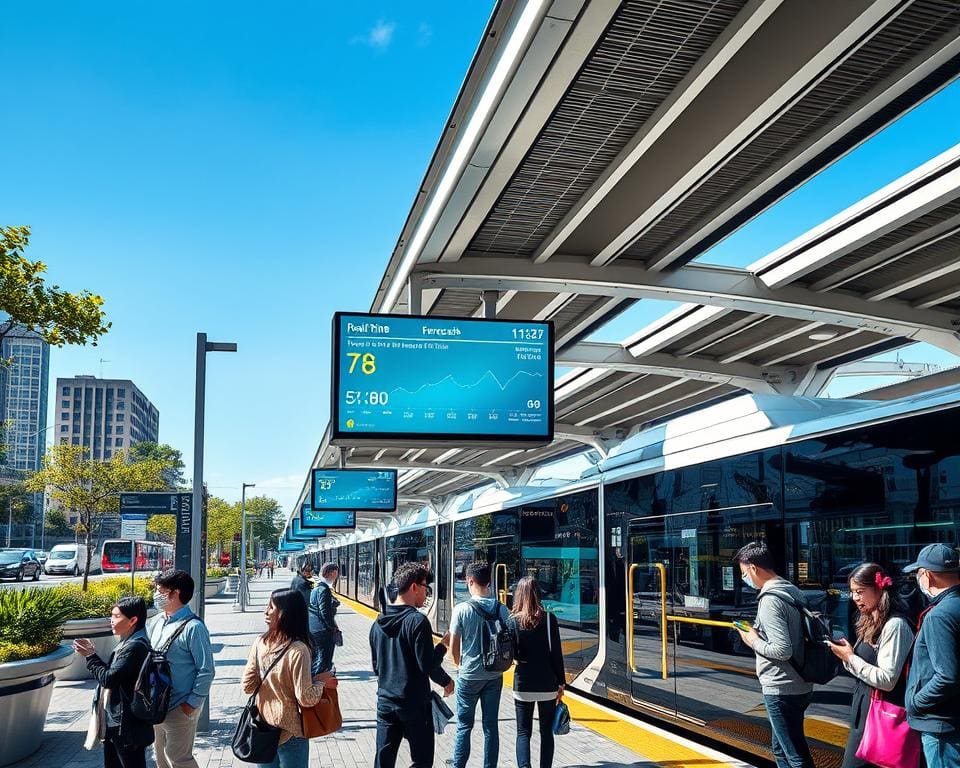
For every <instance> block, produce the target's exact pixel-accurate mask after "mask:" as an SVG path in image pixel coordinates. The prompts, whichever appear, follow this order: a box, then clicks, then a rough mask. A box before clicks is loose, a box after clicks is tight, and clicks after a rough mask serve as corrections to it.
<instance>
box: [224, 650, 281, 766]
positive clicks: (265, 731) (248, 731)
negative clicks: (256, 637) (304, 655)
mask: <svg viewBox="0 0 960 768" xmlns="http://www.w3.org/2000/svg"><path fill="white" fill-rule="evenodd" d="M289 648H290V643H287V645H286V646H285V647H284V649H283V650H282V651H280V653H278V654H277V656H276V657H275V658H274V660H273V662H272V663H271V664H270V666H269V667H267V671H266V672H265V673H264V674H263V675H261V676H260V682H259V683H257V687H256V690H254V692H253V693H252V694H250V698H249V699H248V700H247V706H245V707H244V708H243V712H241V713H240V722H238V723H237V730H236V731H234V734H233V742H232V744H231V747H232V748H233V754H234V756H235V757H236V758H237V759H238V760H243V762H245V763H272V762H273V760H274V758H275V757H276V756H277V748H278V747H279V746H280V732H281V729H280V728H277V726H275V725H270V723H268V722H267V721H266V720H264V719H263V716H262V715H261V714H260V708H259V707H258V706H257V694H258V693H260V686H262V685H263V681H264V680H266V679H267V675H269V674H270V671H271V670H272V669H273V668H274V667H275V666H276V665H277V662H279V661H280V659H282V658H283V656H284V654H286V652H287V649H289ZM257 666H258V667H259V666H260V662H259V659H258V660H257Z"/></svg>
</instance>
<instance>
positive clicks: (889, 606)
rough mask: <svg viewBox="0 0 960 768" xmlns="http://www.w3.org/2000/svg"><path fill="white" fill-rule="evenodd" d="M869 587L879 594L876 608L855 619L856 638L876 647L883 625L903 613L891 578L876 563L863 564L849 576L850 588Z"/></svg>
mask: <svg viewBox="0 0 960 768" xmlns="http://www.w3.org/2000/svg"><path fill="white" fill-rule="evenodd" d="M854 585H856V586H858V587H869V588H871V589H875V590H877V592H879V593H880V601H879V602H878V603H877V607H876V609H875V610H874V611H872V612H870V613H861V614H860V615H859V617H858V618H857V627H856V628H857V637H858V638H860V639H861V640H863V641H864V642H865V643H870V644H871V645H876V644H877V642H878V641H879V639H880V632H881V631H882V630H883V625H884V624H886V623H887V620H888V619H889V618H890V617H891V616H892V615H893V614H894V613H904V612H905V611H904V610H903V606H902V605H901V604H900V597H899V595H898V594H897V591H896V587H895V585H894V583H893V578H892V577H891V576H890V574H889V573H887V571H886V570H884V569H883V568H882V567H881V566H879V565H877V564H876V563H864V564H863V565H859V566H857V568H856V569H855V570H854V571H853V573H851V574H850V586H851V588H852V587H853V586H854Z"/></svg>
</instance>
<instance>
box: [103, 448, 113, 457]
mask: <svg viewBox="0 0 960 768" xmlns="http://www.w3.org/2000/svg"><path fill="white" fill-rule="evenodd" d="M111 456H113V451H111V450H110V449H109V448H105V449H104V451H103V458H105V459H109V458H110V457H111Z"/></svg>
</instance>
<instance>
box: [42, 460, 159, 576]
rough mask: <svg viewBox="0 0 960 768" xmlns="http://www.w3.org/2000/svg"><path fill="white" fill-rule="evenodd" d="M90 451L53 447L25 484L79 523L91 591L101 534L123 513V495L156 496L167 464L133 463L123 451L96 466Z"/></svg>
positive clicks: (153, 462)
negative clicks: (147, 493)
mask: <svg viewBox="0 0 960 768" xmlns="http://www.w3.org/2000/svg"><path fill="white" fill-rule="evenodd" d="M89 453H90V449H89V448H86V447H84V446H80V445H54V446H51V447H50V449H49V450H48V451H47V454H46V455H45V456H44V457H43V466H42V467H41V468H40V469H39V470H37V471H36V472H34V473H33V474H31V475H29V476H28V477H27V479H26V481H25V482H24V485H25V486H26V488H27V490H30V491H33V492H41V491H43V490H46V491H47V492H48V493H49V494H50V496H51V498H53V499H54V500H55V501H57V502H59V503H60V504H61V505H62V506H63V507H65V508H66V509H67V510H69V511H70V512H72V513H74V514H76V515H77V516H78V518H79V522H78V523H77V533H79V534H81V535H82V536H83V541H84V546H85V547H86V550H87V565H86V568H84V572H83V589H84V590H86V588H87V581H88V579H89V576H90V565H91V564H92V562H93V557H92V554H93V545H94V542H95V541H96V540H97V538H98V537H99V535H100V528H101V526H102V524H103V520H104V518H106V517H108V516H115V515H118V514H119V513H120V494H121V493H122V492H124V491H132V492H136V491H156V490H160V489H162V488H163V487H164V477H163V472H164V470H165V469H167V468H168V467H167V465H166V464H165V463H164V462H162V461H160V460H158V459H145V460H144V461H137V462H129V461H127V457H126V456H125V454H124V452H123V451H117V452H116V453H114V454H113V456H112V457H111V458H110V459H109V460H108V461H94V460H93V459H91V458H90V456H89Z"/></svg>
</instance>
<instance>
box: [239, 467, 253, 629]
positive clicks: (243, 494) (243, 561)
mask: <svg viewBox="0 0 960 768" xmlns="http://www.w3.org/2000/svg"><path fill="white" fill-rule="evenodd" d="M256 487H257V484H256V483H244V484H243V487H242V488H241V489H240V610H241V611H246V610H247V488H256Z"/></svg>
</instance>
